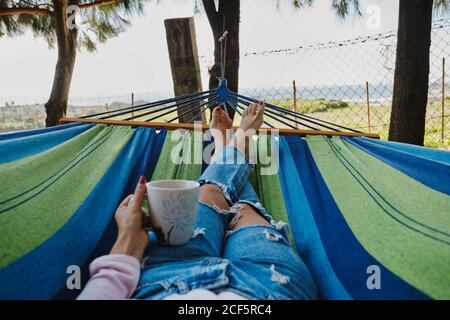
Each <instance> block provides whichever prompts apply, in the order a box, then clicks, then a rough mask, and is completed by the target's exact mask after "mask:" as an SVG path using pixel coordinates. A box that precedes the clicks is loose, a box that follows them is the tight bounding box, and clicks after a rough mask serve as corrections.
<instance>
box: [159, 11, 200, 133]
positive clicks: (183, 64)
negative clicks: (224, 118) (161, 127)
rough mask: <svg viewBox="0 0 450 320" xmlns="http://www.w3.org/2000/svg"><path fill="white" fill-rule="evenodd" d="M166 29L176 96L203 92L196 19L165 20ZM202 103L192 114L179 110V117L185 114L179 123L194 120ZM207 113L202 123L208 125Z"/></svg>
mask: <svg viewBox="0 0 450 320" xmlns="http://www.w3.org/2000/svg"><path fill="white" fill-rule="evenodd" d="M164 26H165V27H166V39H167V47H168V49H169V60H170V68H171V70H172V79H173V88H174V92H175V96H176V97H178V96H181V95H184V94H188V93H193V92H200V91H202V80H201V77H200V63H199V61H198V51H197V42H196V37H195V25H194V18H193V17H188V18H176V19H166V20H164ZM199 105H200V102H199V103H197V104H194V105H193V107H192V109H193V110H191V111H190V112H187V111H188V110H186V109H182V110H180V109H178V110H177V111H178V115H179V116H180V115H181V114H183V113H185V112H186V114H185V115H183V116H181V117H180V118H179V119H178V121H179V122H180V123H182V122H184V123H186V122H188V121H190V120H192V119H193V118H194V117H195V115H196V114H197V113H198V112H199V111H200V110H202V109H201V108H203V106H202V107H201V108H200V109H199V108H197V109H195V107H198V106H199ZM204 115H205V113H204V112H203V113H202V119H201V120H202V123H204V124H206V117H204Z"/></svg>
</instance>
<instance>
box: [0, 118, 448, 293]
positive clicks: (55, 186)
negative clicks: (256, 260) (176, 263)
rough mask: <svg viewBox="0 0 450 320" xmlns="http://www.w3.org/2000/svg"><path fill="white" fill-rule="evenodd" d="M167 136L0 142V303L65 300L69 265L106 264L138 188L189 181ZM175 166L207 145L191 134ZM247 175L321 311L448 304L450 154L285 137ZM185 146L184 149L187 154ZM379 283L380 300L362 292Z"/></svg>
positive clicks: (74, 135)
mask: <svg viewBox="0 0 450 320" xmlns="http://www.w3.org/2000/svg"><path fill="white" fill-rule="evenodd" d="M172 132H173V131H166V130H157V129H154V128H143V127H137V128H132V127H130V126H113V125H103V124H83V123H71V124H66V125H61V126H57V127H53V128H49V129H40V130H33V131H25V132H20V133H12V134H4V135H0V299H58V298H74V297H75V296H76V295H78V294H79V291H78V290H69V289H67V286H66V280H67V278H68V276H69V274H68V273H67V268H68V266H71V265H78V266H80V267H81V271H82V272H81V274H82V276H83V283H84V282H85V281H87V277H88V274H89V273H88V265H89V262H91V261H92V260H93V259H94V258H95V257H98V256H99V255H103V254H107V253H108V251H109V249H110V247H111V245H112V243H113V241H114V239H115V235H116V229H115V228H116V227H115V223H114V219H113V215H114V211H115V209H116V207H117V205H118V204H119V202H120V201H121V199H123V198H124V197H125V196H126V195H127V194H129V193H131V192H132V191H133V189H134V186H135V184H136V182H137V180H138V178H139V176H140V175H145V176H146V177H147V179H153V180H156V179H196V178H198V177H199V175H200V174H201V172H202V170H203V169H204V168H205V164H204V163H203V164H201V163H198V162H197V163H195V162H194V163H188V162H189V161H186V162H182V163H178V164H177V163H173V161H170V157H171V152H172V150H173V147H174V144H175V143H177V142H176V141H174V139H172V135H173V134H172ZM183 139H184V140H183V147H182V148H180V151H179V154H180V156H181V157H195V156H196V152H190V153H187V152H186V150H187V149H188V148H187V147H189V149H190V150H200V151H201V150H202V149H204V148H206V147H207V146H208V141H204V140H203V139H198V138H196V137H195V135H194V134H193V133H192V132H190V133H189V134H186V135H184V136H183ZM269 143H270V144H271V145H272V147H273V146H276V147H277V148H279V161H278V162H279V163H278V168H279V169H278V171H277V172H275V173H273V174H271V175H266V174H261V170H262V169H263V167H264V166H263V165H258V166H257V168H256V170H255V171H254V173H253V174H252V176H251V181H252V184H253V185H254V186H255V189H256V190H257V193H258V195H259V196H260V198H261V202H262V203H263V204H264V205H265V206H266V207H267V209H268V210H269V212H271V214H272V215H273V216H274V218H275V219H276V220H280V219H281V220H285V221H288V223H289V226H290V229H291V233H292V237H293V239H294V240H295V245H296V249H297V250H298V253H299V254H300V255H301V256H302V258H303V259H304V261H305V263H306V264H307V266H308V267H309V269H310V270H311V273H312V275H313V277H314V279H315V281H316V283H317V286H318V288H319V292H320V296H321V298H323V299H450V197H449V195H450V153H449V152H445V151H439V150H433V149H427V148H422V147H416V146H410V145H406V144H401V143H392V142H386V141H379V140H374V139H369V138H362V137H338V136H334V137H332V138H329V137H325V136H307V137H306V138H301V137H299V136H295V135H289V136H287V135H286V136H284V135H281V136H280V137H279V138H278V139H277V138H272V139H271V140H269ZM185 147H186V148H185ZM373 268H375V269H376V270H378V271H379V274H380V284H381V288H379V289H377V288H371V287H370V286H368V281H369V280H368V279H369V278H370V276H371V274H372V272H371V270H374V269H373Z"/></svg>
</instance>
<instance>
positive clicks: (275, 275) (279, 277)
mask: <svg viewBox="0 0 450 320" xmlns="http://www.w3.org/2000/svg"><path fill="white" fill-rule="evenodd" d="M270 271H272V277H271V278H270V280H272V281H274V282H277V283H279V284H282V285H284V286H285V285H287V284H288V283H289V281H290V280H291V279H290V278H289V276H286V275H284V274H281V273H279V272H278V271H277V270H275V265H274V264H272V265H271V266H270Z"/></svg>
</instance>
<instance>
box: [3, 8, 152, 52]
mask: <svg viewBox="0 0 450 320" xmlns="http://www.w3.org/2000/svg"><path fill="white" fill-rule="evenodd" d="M58 1H59V0H58ZM145 1H147V0H116V1H114V2H112V3H110V2H109V1H108V2H107V3H108V4H105V5H98V6H90V7H84V6H86V5H90V4H93V3H101V2H102V1H99V0H69V1H68V5H69V6H70V5H78V6H79V8H80V9H79V10H78V11H77V20H76V23H77V26H78V47H79V48H82V47H84V48H86V49H87V50H88V51H95V49H96V43H103V42H105V41H106V40H108V39H109V38H111V37H115V36H117V35H118V34H119V33H120V32H123V31H124V30H125V29H126V27H128V26H129V25H130V21H129V18H130V17H131V16H133V15H134V14H141V13H142V12H143V8H144V3H145ZM103 2H105V1H103ZM14 8H19V9H37V10H40V11H36V12H35V13H33V14H24V13H23V14H13V15H2V14H1V13H2V9H3V10H7V9H14ZM70 14H73V13H72V12H69V15H70ZM53 15H54V10H53V1H50V0H43V1H42V0H41V1H36V0H0V37H2V36H5V35H6V36H9V37H14V36H18V35H22V34H23V33H24V32H26V31H27V30H31V31H32V32H33V34H34V35H35V36H36V37H41V38H44V39H45V40H46V41H47V43H48V45H49V46H50V47H53V46H54V43H55V41H56V32H55V19H54V16H53Z"/></svg>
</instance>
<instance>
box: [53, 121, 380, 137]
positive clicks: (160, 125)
mask: <svg viewBox="0 0 450 320" xmlns="http://www.w3.org/2000/svg"><path fill="white" fill-rule="evenodd" d="M72 122H84V123H98V124H107V125H115V126H136V127H146V128H155V129H167V130H176V129H188V130H194V128H201V129H202V131H206V130H208V129H209V127H208V126H206V125H203V126H200V125H194V124H192V123H171V122H145V121H127V120H108V119H87V118H62V119H61V120H60V124H65V123H72ZM233 129H237V127H233ZM274 130H276V131H277V132H278V133H279V134H280V135H296V136H310V135H323V136H343V137H367V138H374V139H380V136H379V135H378V134H374V133H364V132H344V131H328V130H301V129H289V128H262V132H267V133H270V132H272V131H274Z"/></svg>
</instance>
